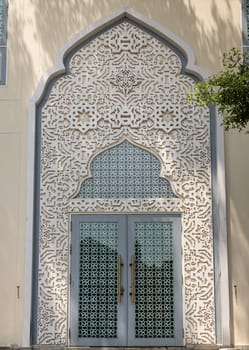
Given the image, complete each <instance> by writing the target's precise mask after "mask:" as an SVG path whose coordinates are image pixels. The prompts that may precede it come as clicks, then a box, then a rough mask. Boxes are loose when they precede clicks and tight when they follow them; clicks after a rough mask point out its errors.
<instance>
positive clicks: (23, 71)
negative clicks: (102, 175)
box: [0, 0, 249, 345]
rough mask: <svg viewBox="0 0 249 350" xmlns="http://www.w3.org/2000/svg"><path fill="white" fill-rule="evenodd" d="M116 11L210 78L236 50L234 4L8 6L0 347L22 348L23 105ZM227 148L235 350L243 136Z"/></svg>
mask: <svg viewBox="0 0 249 350" xmlns="http://www.w3.org/2000/svg"><path fill="white" fill-rule="evenodd" d="M121 6H129V7H131V8H133V9H135V10H136V11H137V12H140V13H141V14H143V15H145V16H146V17H148V18H151V19H153V20H154V21H157V22H158V23H159V24H161V25H163V26H165V27H167V28H168V29H169V30H171V31H172V32H173V33H174V34H176V35H177V36H179V37H180V38H181V39H182V40H183V41H185V42H186V43H187V44H188V45H189V46H190V47H191V48H192V50H193V51H194V54H195V56H196V63H197V64H198V65H199V66H200V67H201V68H202V69H204V70H206V71H207V72H209V73H212V72H216V71H218V70H219V60H218V58H219V56H220V55H221V53H222V52H223V51H225V50H227V49H229V48H230V47H233V46H239V45H240V38H241V34H240V33H241V9H240V7H241V3H240V0H219V1H217V0H192V1H191V0H126V1H124V0H9V19H8V26H9V28H8V73H7V74H8V76H7V86H6V87H0V164H1V168H0V222H1V245H0V281H1V287H0V310H1V311H0V345H8V344H23V338H22V333H23V321H24V318H25V315H24V302H23V301H24V296H23V291H24V284H25V280H24V258H25V252H24V245H25V218H26V208H25V205H26V178H27V171H26V169H27V158H28V152H27V116H28V104H29V101H30V98H31V96H32V95H33V93H34V91H35V89H36V87H37V84H38V82H39V80H40V78H41V76H42V75H43V74H44V73H45V72H46V71H47V69H48V68H49V67H51V66H53V64H54V63H55V59H56V54H57V52H58V49H59V48H61V47H62V46H63V45H64V43H65V42H66V41H67V40H68V39H69V38H71V37H72V36H73V35H74V34H75V33H77V32H79V31H80V30H82V29H84V28H86V27H87V26H89V25H90V24H92V23H94V22H95V21H96V20H98V19H100V18H102V17H104V16H106V15H108V14H110V13H111V12H112V11H114V10H116V9H118V8H119V7H121ZM226 145H227V169H228V173H227V180H228V202H229V214H230V216H229V218H230V221H229V230H230V231H229V232H230V233H231V248H230V253H231V255H230V256H231V262H230V264H231V281H232V282H231V283H232V284H236V285H237V286H238V296H237V301H236V302H235V303H234V327H235V328H234V329H235V331H234V333H235V341H236V343H237V344H242V343H244V344H249V328H248V327H249V326H248V325H249V298H248V297H247V296H248V294H249V285H248V284H249V279H248V278H247V279H246V267H247V266H249V254H248V249H249V232H248V223H247V222H248V218H249V215H248V214H249V213H248V206H247V198H249V186H248V182H247V179H248V178H249V164H248V162H246V159H247V157H246V156H247V155H246V149H247V148H248V146H249V136H247V135H246V136H245V135H242V136H241V135H239V136H238V135H237V134H236V133H235V134H227V135H226ZM243 149H244V151H243ZM240 156H243V157H240ZM240 169H241V170H243V171H241V170H240ZM17 286H20V298H19V299H18V297H17Z"/></svg>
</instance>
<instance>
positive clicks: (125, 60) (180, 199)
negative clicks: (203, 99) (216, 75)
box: [33, 11, 216, 346]
mask: <svg viewBox="0 0 249 350" xmlns="http://www.w3.org/2000/svg"><path fill="white" fill-rule="evenodd" d="M71 46H72V47H71V48H70V45H68V49H67V50H66V54H65V57H64V63H65V67H66V71H65V73H64V74H62V75H60V76H57V77H56V78H54V79H52V80H51V81H50V83H49V85H48V86H47V87H46V89H45V91H44V93H43V95H42V97H43V98H42V99H40V100H39V103H38V104H37V108H36V116H37V125H36V127H37V133H36V135H37V139H36V209H35V225H34V226H35V237H36V239H35V251H36V254H35V255H36V259H35V268H34V270H35V280H36V282H37V283H35V285H34V293H33V300H34V303H33V342H34V343H35V344H44V345H49V344H71V345H89V346H91V345H123V346H125V345H136V346H139V345H141V346H144V345H150V346H152V345H164V346H167V345H179V346H180V345H183V344H185V343H190V344H214V343H215V342H216V330H215V291H214V282H215V281H214V280H215V278H214V257H213V215H212V193H213V192H212V191H213V190H212V181H211V174H212V164H213V163H212V160H211V154H212V152H211V133H212V130H211V129H212V126H211V124H212V123H211V121H210V111H209V110H208V109H207V108H204V107H199V106H197V105H196V104H194V103H193V102H187V101H186V99H187V96H188V93H189V91H190V89H191V88H192V87H193V85H194V83H195V81H196V79H198V76H199V75H198V73H196V76H194V70H192V71H191V74H190V73H188V70H187V68H186V67H187V57H186V56H185V55H184V53H183V50H182V51H181V50H180V49H179V45H173V40H170V39H169V40H168V41H167V40H166V39H165V37H164V38H161V37H160V36H158V35H157V34H156V33H153V32H152V31H151V30H149V29H145V28H144V27H143V26H141V23H139V21H136V20H135V19H134V18H133V19H131V16H129V15H128V12H127V11H125V12H123V13H122V14H121V15H119V16H117V17H116V20H114V19H112V21H110V22H109V23H107V24H106V26H105V28H103V26H100V27H99V31H98V32H96V31H95V33H94V34H92V36H90V35H89V34H88V35H87V36H85V37H82V38H81V39H80V40H79V38H78V39H77V45H76V44H74V45H71ZM122 147H123V148H125V149H126V151H125V152H126V153H125V154H126V158H125V160H124V162H123V163H122V161H121V158H120V154H119V150H120V148H121V149H122ZM121 153H122V152H121ZM115 154H116V158H115V156H114V155H115ZM127 154H128V155H129V156H127ZM138 154H139V156H138V159H142V161H141V164H146V166H143V165H142V168H139V166H138V164H139V162H140V161H138V160H136V156H137V155H138ZM141 154H142V155H141ZM139 157H140V158H139ZM146 157H147V158H146ZM145 159H147V160H145ZM134 160H135V161H134ZM120 164H121V165H120ZM122 164H123V168H122ZM132 164H133V173H132V174H133V175H130V173H129V172H128V170H127V169H128V168H125V167H126V166H127V165H129V166H130V165H132ZM151 164H152V165H151ZM153 164H157V165H155V167H156V168H155V167H154V165H153ZM120 166H121V168H122V171H123V172H122V171H121V170H120ZM96 169H97V170H96ZM113 169H115V171H116V173H115V171H114V170H113ZM155 169H156V170H155ZM94 171H95V173H94ZM113 171H114V175H113ZM96 173H97V174H98V176H96ZM94 174H95V175H94ZM138 174H139V176H138V177H137V175H138ZM95 178H97V182H96V183H97V185H96V183H93V181H92V179H95ZM130 178H131V183H132V184H131V186H130V185H129V184H130V182H129V179H130ZM108 179H109V180H108ZM112 179H114V181H112ZM141 182H142V183H143V186H142V187H141ZM106 184H107V185H106ZM134 184H136V185H134ZM87 186H88V187H87ZM105 186H106V188H105ZM129 186H130V187H129ZM132 186H133V187H132ZM128 187H129V188H128ZM139 188H140V189H139ZM121 189H122V191H121ZM120 191H121V192H120ZM112 218H113V219H112ZM134 218H136V220H135V219H134ZM110 220H111V221H110ZM113 220H114V221H113ZM134 220H135V221H134ZM148 220H149V221H148ZM115 223H118V226H117V227H120V229H119V228H116V229H115V227H116V226H115V225H114V226H112V225H113V224H115ZM127 223H130V224H129V225H128V224H127ZM136 223H137V224H138V226H136ZM153 223H154V224H155V225H154V224H153ZM95 224H97V225H95ZM109 224H110V225H109ZM149 224H150V225H151V226H150V230H151V231H149V229H148V227H149V226H148V225H149ZM94 225H95V226H99V225H100V226H101V225H102V226H101V228H98V229H97V231H98V230H100V231H101V232H102V233H103V232H104V233H106V236H105V234H104V233H103V236H101V238H98V239H95V238H94V237H95V236H96V234H97V233H96V232H97V231H94V230H93V227H94ZM111 226H112V229H113V230H114V231H110V230H111V228H110V227H111ZM113 227H114V228H113ZM128 227H130V230H129V229H128ZM138 227H140V228H141V227H143V232H144V236H143V238H141V241H139V239H138V238H137V237H138V236H136V235H139V232H140V231H139V230H140V229H138ZM155 227H157V228H155ZM166 227H167V228H166ZM115 230H116V231H115ZM115 232H116V233H115ZM151 232H154V233H153V234H152V233H151ZM113 234H114V236H115V234H116V236H115V237H116V238H114V242H116V241H117V242H119V237H120V236H121V237H122V239H121V242H122V243H120V245H119V243H117V247H116V248H115V249H114V250H115V254H114V260H113V261H114V263H113V264H114V265H115V266H116V268H113V267H111V271H113V276H114V279H115V281H116V282H115V283H116V284H115V283H114V282H113V283H114V286H113V290H114V291H116V292H117V298H116V299H115V302H114V306H113V307H114V309H113V310H116V311H117V313H116V314H115V315H114V318H113V319H111V320H110V324H111V325H112V326H113V324H115V322H116V325H117V327H116V328H117V331H116V333H115V331H114V333H108V334H109V335H110V334H114V336H109V335H108V334H107V336H106V334H105V335H103V336H102V335H101V334H102V333H101V331H100V330H101V329H102V328H103V325H102V326H101V325H100V322H99V317H100V316H99V315H100V311H97V313H96V314H95V316H92V318H91V315H93V314H94V313H93V310H92V309H91V308H90V309H87V308H85V309H84V307H83V306H82V305H83V304H84V303H87V302H88V303H90V304H91V305H92V307H93V306H94V303H93V299H94V300H95V301H96V300H98V297H97V296H96V295H93V296H91V298H92V297H93V299H91V298H90V297H89V293H90V289H89V288H90V287H89V286H93V285H94V283H95V282H93V281H95V279H94V278H93V277H89V279H88V281H87V285H84V281H85V279H86V277H85V276H86V275H87V272H88V270H89V266H93V264H94V261H93V260H94V259H93V257H94V256H95V255H96V254H95V252H94V251H93V247H95V248H96V247H97V248H96V249H100V247H99V246H100V245H101V246H103V245H105V246H106V244H104V242H103V240H105V239H106V240H107V241H108V239H109V238H108V237H109V236H108V235H111V236H112V235H113ZM151 234H152V236H153V235H154V237H161V238H160V239H159V238H158V239H154V241H153V239H152V238H150V235H151ZM85 235H86V236H85ZM124 237H125V238H124ZM86 241H87V242H88V243H86ZM93 241H94V242H95V243H92V242H93ZM96 241H97V242H98V244H96ZM130 241H133V242H135V243H134V244H133V246H131V247H130V248H129V247H128V242H130ZM146 241H148V242H149V241H150V246H152V247H154V253H152V256H150V254H147V255H148V259H149V260H148V261H150V262H151V261H152V263H151V264H152V265H153V266H154V267H153V268H154V269H156V257H158V256H159V258H160V254H159V255H158V254H157V253H155V252H156V251H157V250H156V248H155V247H157V246H161V247H162V250H161V255H162V256H161V260H160V259H159V260H160V261H161V262H160V263H158V264H159V265H161V266H162V265H163V264H164V263H169V261H171V263H172V270H171V272H168V273H169V275H168V276H170V274H171V275H172V276H173V277H172V278H171V282H172V284H169V285H168V286H167V285H166V284H165V290H167V289H168V290H169V292H167V293H168V294H167V293H166V294H165V290H163V289H164V288H163V286H164V284H163V283H166V282H162V281H164V279H163V278H161V279H160V277H159V275H160V274H159V272H158V270H153V269H152V270H151V271H150V273H151V274H152V275H153V276H154V277H153V278H152V279H151V280H150V279H149V278H146V279H144V280H143V281H142V282H141V281H140V280H139V279H138V277H139V275H140V274H141V271H140V272H139V270H138V268H139V267H138V266H139V264H138V261H139V256H141V254H142V253H141V251H142V250H144V251H146V249H147V248H146V249H145V248H144V246H143V244H145V243H146ZM159 241H160V242H161V243H160V242H159ZM82 242H85V243H82ZM114 242H112V243H110V245H111V247H112V245H113V244H114ZM136 242H139V243H136ZM167 242H168V243H167ZM169 242H171V246H172V252H171V253H170V254H171V256H170V257H168V260H167V259H166V260H165V256H166V257H167V253H166V252H168V249H169V246H170V244H169ZM71 244H72V248H73V249H72V251H71V249H70V246H71ZM81 244H83V245H84V244H85V247H86V249H88V250H86V251H84V253H82V254H81V253H80V250H79V246H80V245H81ZM136 244H138V245H139V247H138V246H137V245H136ZM114 245H115V244H114ZM77 247H78V248H77ZM124 247H127V249H124ZM102 248H103V247H102ZM102 248H101V249H102ZM101 249H100V250H101ZM148 249H149V248H148ZM102 250H103V249H102ZM102 250H101V251H102ZM111 250H113V249H111ZM120 250H121V251H122V254H119V252H120ZM136 250H137V251H139V252H140V253H139V254H137V256H136V254H135V251H136ZM70 251H71V252H72V256H71V255H70ZM75 251H76V253H74V252H75ZM104 251H105V253H104ZM129 251H130V252H132V253H127V252H129ZM152 251H153V249H152ZM173 252H174V253H173ZM101 254H102V255H101V256H106V260H105V261H106V264H109V263H110V261H109V260H108V259H109V258H108V257H109V255H111V256H112V254H113V253H110V249H109V250H108V249H104V250H103V251H102V253H101ZM153 254H154V255H153ZM119 255H122V259H123V260H124V261H125V262H126V266H125V267H124V268H121V261H120V260H119V258H118V256H119ZM145 255H146V254H145V253H144V255H143V256H144V258H143V259H145V260H146V257H145ZM130 256H134V257H135V261H134V271H135V275H134V276H137V277H135V279H133V278H130V277H131V276H130V273H131V272H129V271H131V270H130V269H129V267H128V266H129V263H130V261H129V260H130ZM86 257H87V262H85V263H84V261H85V260H84V259H85V258H86ZM151 259H152V260H151ZM153 259H155V260H153ZM145 260H143V261H145ZM77 261H78V262H77ZM136 262H137V265H136ZM122 263H123V262H122ZM118 264H119V265H118ZM132 264H133V263H132ZM145 265H146V266H147V265H148V266H149V265H150V263H146V264H145ZM101 266H102V265H101ZM101 266H100V264H99V265H98V269H97V270H99V271H101V268H102V267H101ZM105 266H106V265H105ZM123 266H124V263H123ZM148 266H147V267H148ZM120 269H121V270H122V271H123V272H122V276H126V277H123V278H126V279H127V281H128V279H129V281H131V280H132V281H133V282H132V283H131V282H130V283H131V284H132V286H136V287H135V290H136V291H137V290H139V288H141V289H140V290H145V289H147V290H148V289H149V287H146V283H147V279H148V283H147V284H150V285H151V283H152V290H153V288H154V289H155V288H157V289H160V288H161V289H162V290H163V291H162V293H161V294H160V295H156V294H155V295H156V298H157V299H160V298H161V299H163V298H165V299H167V298H168V299H169V297H170V295H172V298H171V299H170V300H171V301H170V303H168V301H167V303H166V302H165V303H164V302H161V303H159V304H160V305H159V306H158V309H156V308H154V309H153V307H154V305H155V304H156V299H153V298H152V304H151V305H149V304H148V305H149V306H148V308H152V313H151V314H149V313H147V314H146V313H144V311H143V312H142V313H140V316H137V314H136V312H135V314H134V307H132V306H131V307H130V309H129V305H128V306H127V304H128V301H127V300H128V294H127V296H126V297H124V298H120V290H121V289H122V288H124V289H125V290H126V291H128V290H129V288H130V287H131V286H130V285H129V282H127V286H125V287H124V286H123V283H124V282H123V281H122V283H121V282H120V281H121V280H120V278H121V277H120V271H121V270H120ZM168 270H169V269H168V268H166V270H165V271H166V272H167V271H168ZM105 271H106V269H105ZM155 271H156V272H155ZM163 271H164V270H163ZM166 272H165V273H166ZM160 273H161V274H162V273H163V272H162V271H161V272H160ZM71 275H72V278H73V285H72V283H71V284H70V280H71V278H70V276H71ZM80 276H84V277H80ZM105 276H106V277H105V281H107V280H111V278H109V277H110V276H109V275H108V274H107V275H105ZM108 276H109V277H108ZM136 278H137V279H136ZM145 280H146V281H145ZM158 281H159V282H158ZM71 282H72V280H71ZM171 282H170V283H171ZM110 283H111V282H110ZM120 283H121V284H122V288H121V289H120V288H119V286H120ZM125 283H126V282H125ZM153 283H154V284H153ZM158 283H159V284H158ZM105 285H106V286H108V284H105ZM87 286H88V287H89V288H88V289H87ZM138 286H140V287H139V288H138ZM159 287H160V288H159ZM93 288H94V287H92V289H93ZM99 288H100V285H98V287H97V289H96V290H98V289H99ZM108 288H109V287H108ZM84 290H85V291H87V297H86V296H84V297H83V296H82V295H83V294H84V293H83V292H84ZM112 293H113V292H112ZM121 294H123V293H121ZM152 294H153V293H152ZM143 297H144V300H145V299H146V298H147V297H145V294H144V292H143ZM150 297H151V296H150ZM84 298H85V299H84ZM87 298H88V299H87ZM125 298H126V299H125ZM134 298H135V299H133V302H135V305H136V302H137V301H138V299H139V297H138V296H137V295H136V294H135V297H134ZM120 299H122V301H121V300H120ZM87 300H88V301H87ZM106 300H107V301H106V303H107V304H106V310H107V312H109V311H110V310H109V309H108V306H110V303H109V304H108V298H107V299H106ZM125 300H126V301H125ZM133 302H132V303H131V304H132V305H133ZM122 303H124V304H126V306H125V307H123V304H122ZM118 304H120V305H121V306H118ZM166 304H167V305H168V307H169V309H170V310H173V311H170V312H169V309H167V310H168V311H167V310H166ZM99 305H100V303H99V304H98V302H97V304H96V305H95V306H96V308H97V309H98V307H99ZM122 307H123V313H122V312H121V311H120V310H119V309H122ZM144 307H145V306H144V305H143V306H141V305H140V306H135V309H136V310H139V308H140V310H142V309H143V308H144ZM132 308H133V309H132ZM159 309H160V310H161V311H160V312H159V311H158V310H159ZM82 310H83V311H82ZM108 310H109V311H108ZM130 310H131V311H130ZM132 310H133V311H132ZM143 310H144V309H143ZM153 310H154V311H153ZM87 313H88V316H89V317H88V316H87V318H86V319H85V318H84V316H82V315H87ZM109 313H110V312H109ZM167 313H168V316H167ZM96 315H97V316H96ZM130 315H131V316H130ZM151 315H152V316H151ZM154 316H155V317H154ZM81 317H82V318H81ZM167 317H168V319H167ZM96 318H98V320H96ZM105 318H106V315H105ZM142 318H143V319H149V320H150V318H152V319H153V320H152V321H151V322H152V326H148V331H147V333H146V332H145V334H144V336H141V332H140V331H141V329H142V328H143V329H145V328H146V327H147V326H146V325H145V324H144V323H142V321H141V319H142ZM87 320H88V321H87ZM113 320H114V321H113ZM115 320H116V321H115ZM129 320H132V322H131V321H129ZM165 320H166V321H165ZM140 321H141V322H140ZM139 322H140V331H139V329H138V328H139V327H138V326H137V324H138V323H139ZM153 322H154V323H153ZM119 324H120V325H122V329H124V332H123V333H125V334H128V338H127V336H126V338H125V340H124V338H122V336H121V338H122V341H121V342H120V329H119V328H118V327H119V326H118V325H119ZM130 324H133V329H132V330H131V331H129V325H130ZM165 324H166V326H165ZM70 327H71V328H73V329H70ZM136 327H137V328H136ZM151 327H152V328H153V329H157V330H158V329H161V333H160V332H159V333H157V331H155V332H154V333H153V332H152V333H150V332H151ZM105 328H106V326H105ZM114 328H115V327H114ZM86 329H88V330H89V332H88V333H87V332H86V333H84V332H85V330H86ZM93 329H94V330H96V329H97V333H91V332H92V330H93ZM110 332H111V331H110ZM129 332H130V333H129ZM136 332H137V333H136ZM139 332H140V333H139ZM72 334H73V336H72ZM129 334H131V335H130V338H129ZM115 337H116V338H117V342H115V341H114V342H112V341H110V342H108V341H106V340H104V339H106V338H115ZM142 338H143V339H142ZM82 339H83V340H82ZM96 339H97V341H95V340H96ZM127 339H128V340H127ZM129 339H132V340H129ZM134 339H135V340H134ZM158 339H159V340H158Z"/></svg>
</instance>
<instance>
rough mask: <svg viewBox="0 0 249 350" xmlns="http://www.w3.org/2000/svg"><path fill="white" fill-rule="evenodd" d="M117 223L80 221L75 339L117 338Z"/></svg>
mask: <svg viewBox="0 0 249 350" xmlns="http://www.w3.org/2000/svg"><path fill="white" fill-rule="evenodd" d="M118 229H119V228H118V223H115V222H113V223H112V222H108V223H105V222H96V223H93V222H89V223H87V222H86V223H80V274H79V315H78V336H79V338H116V337H117V288H118V286H117V259H118V258H117V257H118V253H117V246H118Z"/></svg>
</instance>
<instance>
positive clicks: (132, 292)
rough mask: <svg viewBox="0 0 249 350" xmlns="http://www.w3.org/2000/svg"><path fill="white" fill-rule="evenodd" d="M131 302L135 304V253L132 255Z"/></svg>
mask: <svg viewBox="0 0 249 350" xmlns="http://www.w3.org/2000/svg"><path fill="white" fill-rule="evenodd" d="M130 267H131V293H130V296H131V303H132V304H135V258H134V255H132V256H131V263H130Z"/></svg>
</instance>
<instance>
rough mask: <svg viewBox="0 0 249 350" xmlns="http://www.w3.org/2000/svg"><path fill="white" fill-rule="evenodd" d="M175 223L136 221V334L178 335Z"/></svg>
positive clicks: (142, 335) (139, 336)
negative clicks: (175, 281) (174, 279)
mask: <svg viewBox="0 0 249 350" xmlns="http://www.w3.org/2000/svg"><path fill="white" fill-rule="evenodd" d="M172 230H173V228H172V223H170V222H168V223H167V222H160V223H157V222H144V223H136V224H135V257H136V258H135V262H136V263H135V274H136V292H135V336H136V338H170V337H174V302H173V241H172V238H173V237H172Z"/></svg>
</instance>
